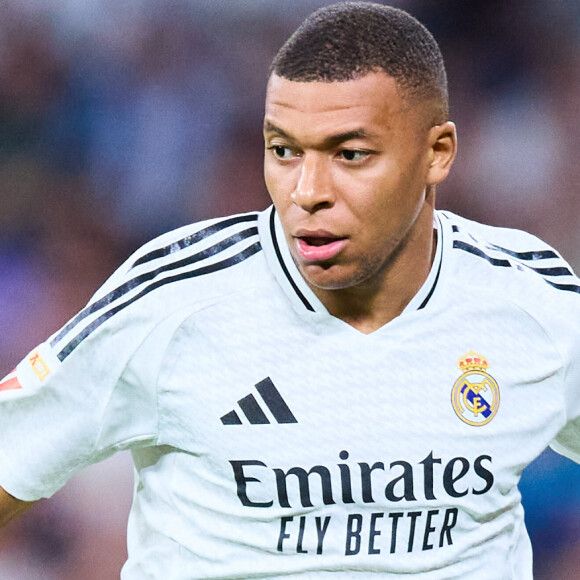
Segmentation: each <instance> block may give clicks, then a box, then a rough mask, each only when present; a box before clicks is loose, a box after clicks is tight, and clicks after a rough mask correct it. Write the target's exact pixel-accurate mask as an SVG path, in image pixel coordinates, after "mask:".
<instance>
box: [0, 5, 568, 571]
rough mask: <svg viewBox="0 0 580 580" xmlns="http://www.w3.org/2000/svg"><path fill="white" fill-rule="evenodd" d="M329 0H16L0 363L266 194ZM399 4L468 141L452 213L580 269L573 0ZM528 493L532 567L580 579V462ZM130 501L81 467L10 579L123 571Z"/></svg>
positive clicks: (9, 40) (30, 526)
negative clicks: (290, 74) (138, 261)
mask: <svg viewBox="0 0 580 580" xmlns="http://www.w3.org/2000/svg"><path fill="white" fill-rule="evenodd" d="M328 3H330V2H325V1H321V0H123V1H122V2H119V1H117V0H3V2H2V3H1V6H0V280H1V284H0V329H1V332H0V374H2V375H3V374H5V373H7V372H8V371H10V370H11V368H12V367H13V366H14V364H15V363H16V362H17V361H18V360H19V359H20V358H21V357H23V356H24V355H25V354H26V353H27V352H28V351H29V350H30V349H31V348H32V347H33V346H34V345H35V344H37V343H38V342H40V341H42V340H43V339H45V338H46V337H47V336H48V335H50V334H52V332H54V331H55V330H56V329H57V328H58V327H59V326H61V325H62V324H63V323H64V322H65V321H66V320H67V319H68V318H69V317H70V316H71V315H72V314H73V313H74V312H76V311H77V310H78V309H80V308H81V307H82V306H83V304H84V303H85V302H86V301H87V300H88V298H89V297H90V295H91V294H92V292H93V291H94V290H96V288H97V287H98V286H99V285H100V284H101V283H102V282H103V281H104V280H105V279H106V277H107V276H108V275H109V274H110V273H111V272H112V271H113V270H114V269H115V267H116V266H118V265H119V264H120V262H121V261H122V260H123V259H124V258H126V257H127V256H128V255H129V254H130V253H131V252H132V251H133V250H134V249H136V248H137V247H138V246H139V245H140V244H141V243H143V242H144V241H146V240H147V239H149V238H151V237H152V236H155V235H157V234H159V233H161V232H163V231H166V230H168V229H172V228H175V227H177V226H180V225H183V224H185V223H188V222H190V221H195V220H198V219H202V218H206V217H213V216H219V215H225V214H228V213H233V212H238V211H248V210H253V209H262V208H264V207H266V206H267V205H268V203H269V201H268V195H267V192H266V189H265V186H264V182H263V178H262V161H261V157H262V149H263V145H262V137H261V122H262V113H263V100H264V94H265V84H266V80H267V74H268V67H269V64H270V61H271V59H272V57H273V55H274V54H275V52H276V50H277V49H278V48H279V46H280V44H281V43H282V42H283V41H284V40H285V39H286V38H287V36H288V35H289V34H290V33H291V32H292V30H294V29H295V28H296V26H297V25H298V24H299V23H300V22H301V20H302V19H303V18H304V17H305V16H306V15H307V14H309V13H310V12H311V11H312V10H314V9H315V8H318V7H319V6H322V5H325V4H328ZM389 3H390V4H391V5H394V6H398V7H401V8H405V9H407V10H408V11H410V12H411V13H412V14H414V15H415V16H417V17H418V18H419V19H420V20H422V21H423V22H424V23H425V24H426V25H427V27H428V28H429V29H430V30H431V31H432V32H433V33H434V35H435V36H436V38H437V39H438V41H439V43H440V45H441V48H442V50H443V53H444V56H445V59H446V62H447V68H448V75H449V86H450V95H451V111H452V119H453V120H454V121H455V122H456V123H457V125H458V130H459V145H460V153H459V156H458V159H457V161H456V164H455V167H454V169H453V171H452V175H451V177H450V178H449V180H448V181H447V182H446V183H445V184H444V185H443V186H441V187H440V190H439V207H444V208H447V209H450V210H452V211H456V212H458V213H461V214H463V215H465V216H467V217H470V218H472V219H477V220H481V221H485V222H488V223H492V224H497V225H507V226H513V227H520V228H524V229H527V230H529V231H531V232H533V233H535V234H537V235H539V236H541V237H542V238H544V239H545V240H546V241H548V242H549V243H551V244H552V245H554V246H555V247H556V248H557V249H558V250H560V251H561V252H562V254H563V255H564V256H565V257H566V258H567V259H568V260H569V261H570V263H571V264H572V265H573V267H574V268H575V269H576V271H580V189H579V186H578V183H580V163H578V161H577V157H578V151H580V2H578V1H577V0H551V1H550V2H545V1H543V0H486V1H485V2H480V1H478V0H438V1H437V2H433V1H431V0H399V1H393V2H389ZM526 404H527V403H526V402H525V401H522V412H525V405H526ZM41 428H42V426H41V425H39V429H41ZM0 443H1V442H0ZM522 492H523V497H524V505H525V508H526V512H527V523H528V526H529V530H530V534H531V536H532V540H533V543H534V548H535V553H536V561H535V577H536V579H537V580H558V579H562V580H568V579H577V578H580V467H578V466H576V465H574V464H572V463H571V462H569V461H567V460H563V459H561V458H559V457H558V456H556V455H555V454H554V453H551V452H547V453H545V454H543V455H542V456H541V457H540V458H539V459H538V460H537V461H536V462H535V463H534V464H533V465H532V466H531V467H530V468H528V469H527V470H526V471H525V472H524V477H523V481H522ZM131 493H132V471H131V464H130V458H129V457H128V456H127V455H124V454H122V455H120V456H118V457H115V458H112V459H110V460H108V461H106V462H105V463H104V464H102V465H99V466H94V467H92V468H91V469H89V470H87V471H85V472H83V473H82V474H80V475H79V476H77V477H76V478H75V479H74V480H73V481H72V482H71V483H70V484H69V485H68V486H67V487H66V488H65V489H63V490H62V491H61V492H59V493H58V494H56V496H55V497H54V498H52V499H50V500H48V501H44V502H41V503H40V504H38V505H36V506H35V508H34V509H33V511H31V512H30V513H29V514H27V515H26V516H24V517H23V518H22V520H21V521H19V522H17V523H15V524H13V525H12V526H10V527H9V528H7V529H6V530H5V531H3V532H1V533H0V578H1V579H2V580H37V579H38V580H40V579H42V580H45V579H46V580H72V579H74V580H78V579H79V578H83V580H113V579H114V578H118V576H119V570H120V568H121V565H122V563H123V561H124V558H125V520H126V516H127V512H128V510H129V507H130V501H131ZM492 577H493V575H491V576H490V578H492Z"/></svg>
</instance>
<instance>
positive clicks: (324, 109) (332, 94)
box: [264, 73, 409, 134]
mask: <svg viewBox="0 0 580 580" xmlns="http://www.w3.org/2000/svg"><path fill="white" fill-rule="evenodd" d="M404 105H405V103H404V101H403V99H402V97H401V95H400V94H399V91H398V87H397V83H396V81H395V80H394V79H393V78H392V77H390V76H388V75H387V74H385V73H370V74H368V75H365V76H363V77H360V78H357V79H355V80H349V81H340V82H317V81H315V82H296V81H289V80H287V79H285V78H282V77H279V76H276V75H272V76H271V77H270V80H269V82H268V88H267V91H266V107H265V119H264V123H265V127H266V128H267V127H271V126H275V127H277V128H279V129H282V130H283V131H285V132H288V133H290V134H294V133H295V132H299V133H304V134H308V133H312V132H314V131H316V132H323V133H324V132H332V133H336V132H341V131H343V130H344V131H346V130H351V129H353V128H356V129H359V128H364V129H367V130H368V131H369V132H377V131H379V132H380V131H381V130H386V129H387V128H389V127H391V128H392V127H393V126H395V125H398V124H401V123H403V122H405V120H406V119H405V117H408V116H409V112H408V107H405V106H404Z"/></svg>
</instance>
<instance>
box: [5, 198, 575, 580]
mask: <svg viewBox="0 0 580 580" xmlns="http://www.w3.org/2000/svg"><path fill="white" fill-rule="evenodd" d="M435 222H436V223H435V226H436V228H437V253H436V257H435V260H434V263H433V266H432V270H431V273H430V275H429V277H428V279H427V280H426V282H425V284H424V285H423V287H422V288H421V289H420V290H419V292H418V293H417V295H416V296H415V297H414V298H413V300H412V301H411V302H410V303H409V305H408V306H407V307H406V309H405V311H404V312H403V313H402V314H401V315H400V316H399V317H397V318H396V319H394V320H393V321H391V322H390V323H388V324H386V325H385V326H383V327H382V328H380V329H378V330H377V331H375V332H373V333H372V334H369V335H364V334H362V333H360V332H358V331H357V330H355V329H354V328H353V327H351V326H349V325H348V324H346V323H344V322H342V321H341V320H338V319H336V318H334V317H332V316H331V315H329V313H328V312H327V311H326V310H325V308H324V307H323V305H322V304H321V303H320V302H319V300H318V299H317V298H316V296H315V295H314V294H313V292H312V291H311V290H310V289H309V287H308V286H307V285H306V283H305V282H304V280H303V279H302V278H301V277H300V275H299V273H298V271H297V269H296V267H295V266H294V264H293V262H292V259H291V257H290V254H289V251H288V248H287V246H286V244H285V242H284V237H283V235H282V232H281V228H280V224H279V223H278V220H277V217H276V215H275V212H274V210H273V208H269V209H268V210H266V211H264V212H262V213H260V214H255V213H253V214H244V215H241V216H233V217H231V218H222V219H219V220H212V221H209V222H203V223H200V224H194V225H192V226H188V227H186V228H182V229H180V230H176V231H175V232H171V233H169V234H166V235H164V236H162V237H161V238H158V239H157V240H154V241H153V242H151V243H149V244H147V245H146V246H144V247H143V248H142V249H141V250H140V251H138V252H137V253H136V254H135V255H134V256H132V257H131V258H130V259H129V260H128V261H127V263H126V264H124V265H123V266H122V267H121V268H120V269H119V270H118V271H117V272H116V273H115V274H114V275H113V276H112V277H111V279H110V280H109V281H108V282H107V283H106V284H105V285H104V286H103V288H102V289H101V290H99V292H97V294H96V295H95V297H94V298H93V299H92V300H91V302H90V303H89V304H88V305H87V307H86V309H85V310H83V311H82V312H81V313H80V314H79V315H78V316H77V317H76V318H74V319H73V320H72V321H71V322H70V323H69V324H67V325H66V326H65V327H64V329H62V330H61V331H59V332H58V333H56V334H55V335H54V336H53V337H51V338H50V339H49V340H48V341H47V342H46V343H44V344H42V345H40V346H39V347H38V349H35V350H34V351H33V352H32V353H31V354H30V355H29V356H28V357H27V358H26V359H25V360H23V361H22V362H21V363H20V364H19V365H18V367H17V369H16V370H15V372H14V373H12V374H11V375H9V376H8V377H7V378H6V379H5V380H4V382H2V383H0V441H1V446H0V485H2V486H3V487H4V488H5V489H6V490H7V491H8V492H10V493H12V494H13V495H15V496H16V497H19V498H21V499H25V500H33V499H37V498H40V497H46V496H50V495H51V494H53V493H54V492H55V491H56V490H57V489H58V488H59V487H61V486H62V485H64V483H65V482H66V480H67V479H68V478H69V477H70V476H71V474H73V473H74V472H76V471H77V470H78V469H80V468H82V467H83V466H85V465H88V464H90V463H93V462H96V461H99V460H101V459H103V458H104V457H106V456H108V455H110V454H111V453H113V452H115V451H116V450H118V449H131V450H132V453H133V458H134V461H135V466H136V474H137V477H138V479H139V481H138V485H137V486H136V497H135V502H134V505H133V508H132V511H131V515H130V521H129V532H128V534H129V560H128V562H127V564H126V566H125V568H124V569H123V573H122V578H123V579H125V580H137V579H139V580H143V579H145V578H151V579H160V578H171V579H172V580H181V579H184V580H185V579H194V578H204V579H210V578H275V577H285V578H286V577H287V578H294V577H295V578H313V579H323V578H326V577H329V576H330V575H332V577H333V578H361V579H363V578H372V577H375V576H376V575H378V574H379V575H381V577H384V578H390V577H399V575H405V574H414V576H413V577H416V578H420V579H422V580H441V578H445V579H453V578H456V579H462V580H477V579H482V580H483V579H488V578H490V577H491V576H493V578H494V579H498V580H500V579H506V580H507V579H517V580H527V579H531V577H532V572H531V548H530V543H529V540H528V536H527V533H526V531H525V527H524V523H523V510H522V507H521V504H520V494H519V491H518V489H517V484H518V481H519V477H520V474H521V471H522V469H523V468H524V467H525V466H526V465H527V464H529V463H530V462H531V461H532V460H533V459H534V458H535V457H537V456H538V455H539V454H540V453H541V452H542V451H543V450H544V449H545V448H546V447H547V446H548V445H550V444H553V446H554V448H555V449H556V450H557V451H559V452H561V453H563V454H565V455H568V456H569V457H571V458H573V459H576V460H578V459H579V458H580V367H579V362H578V361H579V360H580V356H579V355H580V338H579V335H578V332H577V327H578V321H579V318H580V316H579V315H580V287H579V284H580V283H579V281H578V279H577V278H576V277H575V276H574V275H573V273H572V272H571V270H570V268H569V266H568V265H567V264H566V263H565V262H564V261H563V260H562V258H561V257H560V256H559V255H558V254H557V252H555V251H554V250H553V249H552V248H550V247H548V246H547V245H546V244H545V243H543V242H541V241H540V240H538V239H537V238H535V237H533V236H531V235H529V234H526V233H523V232H518V231H514V230H506V229H500V228H492V227H489V226H483V225H480V224H476V223H473V222H470V221H467V220H465V219H461V218H459V217H457V216H454V215H453V214H450V213H448V212H438V213H437V215H436V220H435Z"/></svg>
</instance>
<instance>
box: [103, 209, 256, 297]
mask: <svg viewBox="0 0 580 580" xmlns="http://www.w3.org/2000/svg"><path fill="white" fill-rule="evenodd" d="M258 216H259V213H257V212H250V213H244V214H238V215H232V216H227V217H222V218H215V219H211V220H205V221H201V222H197V223H193V224H189V225H187V226H183V227H181V228H178V229H176V230H173V231H170V232H167V233H165V234H162V235H161V236H159V237H157V238H155V239H153V240H151V241H149V242H148V243H146V244H144V245H143V246H141V248H139V249H138V250H137V251H135V252H134V253H133V254H132V255H131V256H130V257H129V258H128V259H127V260H126V261H125V262H124V263H123V264H122V265H121V266H120V267H119V268H118V270H117V271H116V272H115V273H114V274H113V275H112V276H111V277H110V278H109V280H107V282H106V283H105V284H104V285H103V286H102V287H101V288H100V289H99V291H98V292H97V293H96V294H95V296H94V297H93V299H92V301H94V300H97V299H99V298H101V297H102V296H104V295H105V294H108V293H109V292H111V291H112V290H113V289H117V291H119V290H118V288H119V286H120V285H121V286H123V288H125V287H131V288H134V287H136V286H137V285H142V284H144V283H147V282H149V281H151V280H154V279H158V282H160V281H161V279H163V280H165V283H166V284H167V283H171V282H172V281H178V280H180V279H187V278H193V277H196V276H203V275H205V274H211V273H212V272H217V271H220V270H224V269H227V268H229V267H231V266H234V265H236V264H238V263H240V262H243V261H244V260H245V259H246V258H249V257H250V256H252V255H253V254H255V253H256V252H258V251H259V250H260V249H261V248H260V243H259V236H258ZM176 276H177V277H176Z"/></svg>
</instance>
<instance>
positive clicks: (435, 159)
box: [427, 121, 457, 185]
mask: <svg viewBox="0 0 580 580" xmlns="http://www.w3.org/2000/svg"><path fill="white" fill-rule="evenodd" d="M429 147H430V164H429V169H428V172H427V185H437V184H439V183H441V182H442V181H443V180H444V179H445V178H446V177H447V175H448V174H449V171H450V169H451V166H452V165H453V161H454V160H455V155H456V154H457V131H456V129H455V124H454V123H452V122H451V121H447V122H445V123H443V124H442V125H435V126H434V127H431V129H429Z"/></svg>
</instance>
